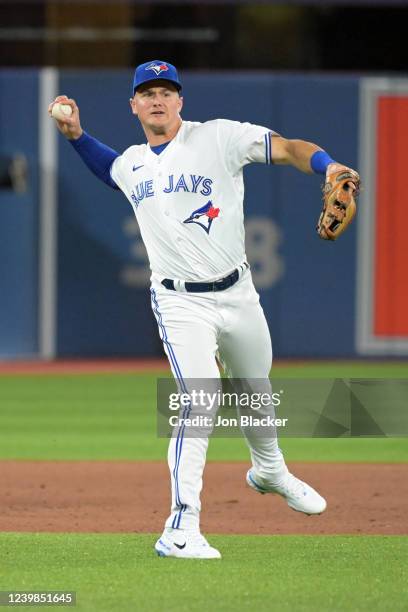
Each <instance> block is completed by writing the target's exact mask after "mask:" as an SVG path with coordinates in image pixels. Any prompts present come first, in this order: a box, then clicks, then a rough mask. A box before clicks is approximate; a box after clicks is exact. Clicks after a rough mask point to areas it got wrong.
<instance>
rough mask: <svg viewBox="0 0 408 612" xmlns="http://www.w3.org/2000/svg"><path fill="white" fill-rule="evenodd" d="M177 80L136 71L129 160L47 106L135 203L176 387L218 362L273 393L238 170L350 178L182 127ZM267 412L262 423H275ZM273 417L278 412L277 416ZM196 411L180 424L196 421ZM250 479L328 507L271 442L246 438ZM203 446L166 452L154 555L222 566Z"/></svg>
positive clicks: (167, 70)
mask: <svg viewBox="0 0 408 612" xmlns="http://www.w3.org/2000/svg"><path fill="white" fill-rule="evenodd" d="M181 89H182V88H181V83H180V80H179V76H178V73H177V70H176V68H175V67H174V66H173V65H172V64H170V63H168V62H164V61H157V60H154V61H151V62H147V63H144V64H141V65H140V66H138V67H137V68H136V71H135V75H134V80H133V88H132V97H131V99H130V107H131V111H132V113H133V114H134V115H135V116H136V117H138V119H139V121H140V122H141V125H142V127H143V130H144V132H145V135H146V139H147V143H146V144H141V145H134V146H131V147H130V148H128V149H127V150H126V151H124V152H123V153H122V154H119V153H117V152H116V151H114V150H112V149H110V148H109V147H107V146H106V145H104V144H103V143H101V142H99V141H98V140H96V139H95V138H94V137H92V136H91V135H89V134H87V133H86V132H85V131H83V129H82V127H81V124H80V119H79V109H78V106H77V104H76V102H75V100H73V99H70V98H67V97H66V96H58V97H57V98H56V99H55V100H54V102H53V103H51V104H50V106H49V113H50V114H51V113H52V109H53V106H54V105H56V104H64V105H67V106H70V107H71V109H72V114H71V115H70V116H66V117H60V118H59V119H58V120H57V126H58V128H59V130H60V131H61V132H62V134H63V135H64V136H66V137H67V139H68V140H69V142H70V143H71V144H72V146H73V147H74V148H75V150H76V151H77V152H78V153H79V155H80V156H81V158H82V159H83V161H84V162H85V163H86V164H87V166H88V167H89V168H90V170H91V171H92V172H93V173H94V174H95V175H96V176H97V177H98V178H100V179H101V180H103V181H104V182H105V183H106V184H107V185H109V186H110V187H112V188H113V189H120V190H121V191H122V192H123V193H124V194H125V196H126V197H127V199H128V200H129V202H130V204H131V206H132V208H133V210H134V213H135V215H136V218H137V221H138V223H139V226H140V231H141V235H142V238H143V241H144V244H145V246H146V249H147V253H148V256H149V262H150V267H151V272H152V274H151V301H152V309H153V312H154V315H155V317H156V319H157V323H158V327H159V333H160V336H161V339H162V341H163V345H164V350H165V352H166V354H167V357H168V360H169V362H170V366H171V369H172V372H173V375H174V377H175V378H176V379H177V383H178V385H179V388H180V389H181V390H182V391H185V392H189V386H188V385H189V380H192V379H194V380H197V379H204V380H207V379H212V380H217V379H219V377H220V371H219V367H218V361H217V359H218V360H219V361H220V362H221V363H222V364H223V365H224V368H225V369H226V371H227V372H228V374H229V375H230V376H231V377H233V378H239V379H244V380H247V379H257V380H260V379H262V380H265V381H268V383H267V384H269V372H270V368H271V365H272V346H271V338H270V333H269V330H268V325H267V322H266V320H265V316H264V313H263V310H262V308H261V306H260V303H259V296H258V294H257V292H256V290H255V288H254V285H253V283H252V278H251V271H250V269H249V265H248V262H247V260H246V255H245V248H244V214H243V203H244V202H243V201H244V184H243V174H242V171H243V168H244V166H245V165H246V164H249V163H254V162H258V163H265V164H289V165H292V166H294V167H295V168H297V169H299V170H300V171H302V172H306V173H313V172H315V173H320V174H326V173H327V172H328V169H329V171H330V170H333V169H337V170H338V169H344V168H346V167H345V166H342V165H339V164H337V163H336V162H334V161H333V160H332V159H331V158H330V157H329V155H328V154H327V153H326V152H325V151H323V150H322V149H320V148H319V147H318V146H316V145H315V144H312V143H309V142H305V141H302V140H287V139H285V138H282V137H281V136H279V135H278V134H276V133H275V132H273V131H272V130H270V129H269V128H266V127H261V126H258V125H252V124H249V123H239V122H236V121H228V120H225V119H218V120H214V121H208V122H205V123H198V122H190V121H183V120H182V118H181V116H180V112H181V110H182V107H183V98H182V97H181ZM268 410H269V409H268V408H267V409H266V413H267V412H268ZM270 410H271V413H272V411H273V409H272V407H271V408H270ZM191 415H192V407H191V405H190V406H186V407H185V408H184V412H183V416H191ZM243 432H244V435H245V438H246V442H247V444H248V446H249V450H250V454H251V460H252V467H251V469H250V470H249V471H248V473H247V476H246V479H247V483H248V485H249V486H250V487H252V488H253V489H254V490H255V491H257V492H259V493H269V492H270V493H278V494H279V495H281V496H283V497H284V498H285V499H286V501H287V503H288V505H289V507H290V508H292V509H294V510H296V511H299V512H303V513H305V514H308V515H312V514H321V513H322V512H323V511H324V510H325V508H326V501H325V500H324V499H323V497H321V496H320V495H319V494H318V493H317V492H316V491H315V490H314V489H313V488H312V487H311V486H309V485H308V484H306V483H304V482H302V481H301V480H299V479H298V478H296V477H295V476H294V475H292V474H291V473H290V472H289V470H288V468H287V467H286V464H285V461H284V458H283V456H282V453H281V451H280V449H279V447H278V443H277V439H276V435H271V436H265V435H264V434H263V435H262V434H260V433H259V428H253V427H250V426H249V427H246V428H243ZM207 446H208V437H206V436H202V437H188V436H186V435H185V427H184V426H183V425H182V424H180V425H179V426H178V427H177V429H176V432H175V434H174V436H173V437H172V439H171V440H170V443H169V450H168V465H169V469H170V476H171V488H172V505H171V513H170V516H169V517H168V519H167V521H166V523H165V529H164V532H163V534H162V536H161V537H160V538H159V540H158V541H157V543H156V545H155V550H156V552H157V553H158V554H159V555H160V556H164V557H182V558H200V559H217V558H220V557H221V555H220V553H219V551H218V550H216V549H215V548H213V547H212V546H210V545H209V543H208V542H207V540H206V539H205V538H204V536H203V535H202V534H201V532H200V523H199V515H200V510H201V506H200V492H201V488H202V474H203V470H204V466H205V460H206V452H207Z"/></svg>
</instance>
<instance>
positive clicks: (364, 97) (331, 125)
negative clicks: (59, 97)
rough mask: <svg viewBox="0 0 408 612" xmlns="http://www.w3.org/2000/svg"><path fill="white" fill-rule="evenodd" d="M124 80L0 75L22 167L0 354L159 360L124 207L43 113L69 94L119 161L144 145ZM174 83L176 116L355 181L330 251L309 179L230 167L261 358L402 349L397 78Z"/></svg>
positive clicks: (407, 133) (10, 216)
mask: <svg viewBox="0 0 408 612" xmlns="http://www.w3.org/2000/svg"><path fill="white" fill-rule="evenodd" d="M131 79H132V71H130V70H129V71H126V70H124V71H105V70H104V71H96V70H92V71H77V70H75V71H73V70H72V71H69V70H63V71H57V70H55V69H45V70H42V71H35V70H19V71H12V70H2V71H0V122H1V123H0V154H1V155H13V154H16V153H23V154H24V155H25V156H26V158H27V161H28V163H29V188H28V191H27V192H26V193H24V194H14V193H12V192H11V191H10V190H1V191H0V220H1V222H0V296H1V300H0V304H1V306H0V309H1V316H0V355H1V356H2V357H23V356H35V355H42V356H46V357H52V356H94V355H124V356H126V355H140V356H149V355H151V356H153V355H160V354H161V353H162V349H161V343H160V340H159V337H158V333H157V330H156V323H155V320H154V318H153V315H152V313H151V310H150V301H149V291H148V283H149V269H148V265H147V260H146V255H145V250H144V247H143V244H142V242H141V240H140V234H139V231H138V227H137V223H136V221H135V219H134V216H133V211H132V208H131V207H130V205H129V204H128V202H127V201H126V199H125V198H124V196H123V195H121V194H120V193H118V192H115V191H113V190H111V189H109V188H108V187H106V186H105V185H104V184H102V183H101V182H99V181H98V180H97V179H96V178H95V177H93V176H92V175H91V174H90V172H89V171H88V170H87V168H86V167H85V166H84V165H83V164H82V162H81V160H80V159H79V157H78V156H77V155H76V153H75V151H74V150H73V149H72V148H71V147H70V145H69V144H68V143H67V142H66V141H65V140H64V139H63V137H62V136H60V135H59V134H58V133H57V131H56V130H55V127H54V125H53V123H52V121H51V120H50V119H49V118H48V117H47V115H46V109H47V104H48V101H49V100H51V99H53V97H54V95H55V94H56V93H57V92H58V93H64V94H67V95H70V96H72V97H74V98H75V99H76V100H77V102H78V104H79V106H80V110H81V119H82V124H83V127H84V128H85V129H86V130H87V131H88V132H90V133H91V134H93V135H95V136H96V137H97V138H99V139H100V140H102V141H103V142H105V143H107V144H109V145H110V146H112V147H113V148H115V149H116V150H118V151H119V152H120V151H122V150H123V149H125V148H126V147H128V146H130V145H131V144H134V143H137V142H142V141H143V134H142V131H141V129H140V127H139V125H138V123H137V120H135V118H134V117H133V116H132V115H131V113H130V109H129V102H128V100H129V97H130V83H131ZM183 82H184V99H185V106H184V112H183V116H184V118H185V119H188V120H198V121H205V120H207V119H212V118H216V117H225V118H229V119H236V120H240V121H250V122H253V123H258V124H261V125H265V126H267V127H270V128H271V129H274V130H276V131H277V132H279V133H281V134H282V135H284V136H286V137H288V138H302V139H305V140H311V141H314V142H317V143H318V144H320V145H321V146H322V147H324V148H325V149H327V150H328V151H329V152H330V154H331V155H332V156H333V157H334V158H337V159H338V160H341V161H343V162H345V163H347V164H349V165H350V166H353V167H357V168H359V169H360V172H361V174H362V178H363V182H364V186H365V188H364V191H363V192H362V196H361V198H360V207H359V215H358V220H357V222H356V223H354V224H353V226H352V227H351V229H350V230H349V231H348V232H347V233H346V234H344V236H342V238H341V240H339V242H338V243H336V244H331V243H326V242H323V241H320V240H319V239H318V237H317V234H316V233H315V225H316V219H317V217H318V214H319V210H320V183H321V177H317V176H312V177H311V176H306V175H303V174H301V173H299V172H297V171H295V170H294V169H291V168H285V167H266V166H263V165H260V164H259V165H258V164H257V165H251V166H250V167H247V169H246V170H245V176H246V200H245V202H246V203H245V208H246V232H247V253H248V258H249V261H250V263H251V266H252V270H253V275H254V279H255V282H256V285H257V287H258V289H259V291H260V293H261V298H262V304H263V306H264V309H265V313H266V316H267V319H268V322H269V325H270V328H271V332H272V338H273V344H274V352H275V355H276V357H348V356H364V355H407V354H408V289H407V282H406V276H407V275H406V269H407V264H408V246H407V243H406V241H405V239H404V238H403V235H402V234H403V231H404V230H403V224H404V218H403V212H404V204H405V202H404V196H403V186H402V185H403V178H404V168H406V153H405V143H406V142H407V137H408V121H407V119H406V117H407V116H408V82H407V81H403V80H396V79H386V78H380V79H368V78H359V77H357V76H353V77H349V76H327V75H326V76H322V75H307V76H304V75H294V74H291V75H286V76H283V75H276V74H273V73H256V74H254V73H233V74H224V73H218V74H217V73H211V74H210V73H196V74H194V73H188V72H186V73H185V74H183ZM395 151H397V155H395ZM209 154H211V152H209ZM242 323H243V325H244V324H245V321H243V322H242Z"/></svg>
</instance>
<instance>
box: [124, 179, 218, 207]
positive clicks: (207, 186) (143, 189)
mask: <svg viewBox="0 0 408 612" xmlns="http://www.w3.org/2000/svg"><path fill="white" fill-rule="evenodd" d="M212 184H213V180H212V179H211V178H208V177H204V176H203V175H200V174H189V175H186V176H184V174H181V175H180V176H179V177H177V176H176V177H175V176H174V174H170V176H169V177H168V180H167V185H166V187H164V188H163V193H172V192H182V191H184V192H185V193H198V194H200V195H202V196H209V195H211V193H212ZM154 195H155V192H154V184H153V179H149V180H147V181H141V182H140V183H138V184H137V185H135V187H134V188H133V189H132V192H131V198H132V202H133V203H134V204H135V205H136V207H137V206H139V204H140V202H141V201H142V200H144V199H145V198H150V197H152V196H154Z"/></svg>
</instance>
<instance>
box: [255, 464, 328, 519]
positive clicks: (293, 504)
mask: <svg viewBox="0 0 408 612" xmlns="http://www.w3.org/2000/svg"><path fill="white" fill-rule="evenodd" d="M246 481H247V483H248V484H249V486H250V487H251V488H252V489H255V491H258V493H262V494H264V493H277V494H278V495H282V497H284V498H285V499H286V502H287V504H288V506H289V508H292V509H293V510H296V512H303V513H304V514H309V515H310V514H321V513H322V512H324V511H325V510H326V507H327V503H326V500H325V499H324V497H322V496H321V495H319V493H318V492H317V491H315V490H314V489H313V488H312V487H311V486H309V485H308V484H306V483H305V482H303V481H302V480H299V478H296V476H293V474H291V473H290V472H288V473H287V475H286V477H285V478H284V480H283V481H282V483H281V484H279V485H271V484H269V483H268V482H267V481H265V480H264V479H260V478H257V479H256V480H255V476H254V473H253V470H248V472H247V476H246Z"/></svg>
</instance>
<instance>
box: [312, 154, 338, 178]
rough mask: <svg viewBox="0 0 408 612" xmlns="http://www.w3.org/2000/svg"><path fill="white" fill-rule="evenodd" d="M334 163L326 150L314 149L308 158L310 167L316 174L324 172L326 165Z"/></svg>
mask: <svg viewBox="0 0 408 612" xmlns="http://www.w3.org/2000/svg"><path fill="white" fill-rule="evenodd" d="M334 163H335V161H334V159H332V158H331V157H330V155H328V153H326V151H316V152H315V153H313V155H312V157H311V158H310V167H311V168H312V170H313V172H316V174H326V170H327V166H328V165H329V164H334Z"/></svg>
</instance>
